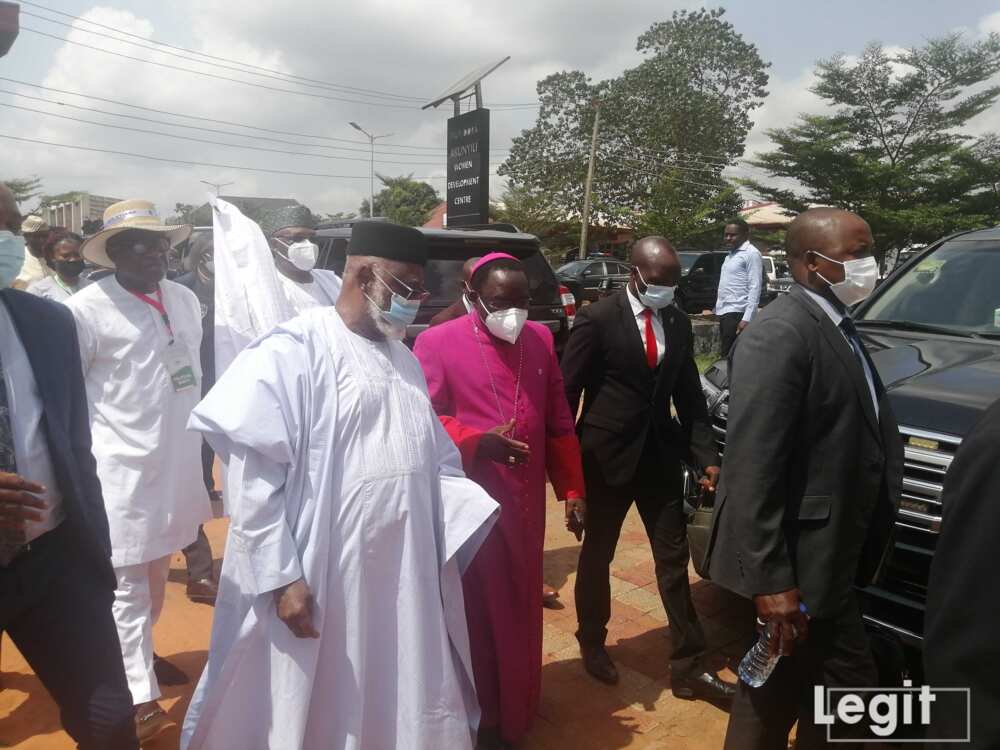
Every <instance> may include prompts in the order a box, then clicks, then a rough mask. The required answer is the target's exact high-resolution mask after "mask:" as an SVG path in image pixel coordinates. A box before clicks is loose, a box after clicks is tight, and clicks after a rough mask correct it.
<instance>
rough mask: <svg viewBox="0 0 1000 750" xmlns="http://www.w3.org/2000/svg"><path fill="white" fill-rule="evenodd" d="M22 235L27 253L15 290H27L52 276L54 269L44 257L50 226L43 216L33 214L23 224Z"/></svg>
mask: <svg viewBox="0 0 1000 750" xmlns="http://www.w3.org/2000/svg"><path fill="white" fill-rule="evenodd" d="M21 235H22V236H23V237H24V242H25V246H26V249H27V252H26V253H25V254H24V265H22V266H21V272H20V273H19V274H18V275H17V278H16V279H14V283H13V284H11V286H12V287H14V288H15V289H27V288H28V285H29V284H32V283H34V282H36V281H41V280H42V279H44V278H45V277H46V276H51V275H52V269H51V268H49V265H48V264H47V263H46V262H45V257H44V250H45V242H46V240H48V238H49V225H48V224H46V223H45V220H44V219H43V218H42V217H41V216H35V215H34V214H32V215H31V216H28V217H26V218H25V219H24V222H23V223H22V224H21Z"/></svg>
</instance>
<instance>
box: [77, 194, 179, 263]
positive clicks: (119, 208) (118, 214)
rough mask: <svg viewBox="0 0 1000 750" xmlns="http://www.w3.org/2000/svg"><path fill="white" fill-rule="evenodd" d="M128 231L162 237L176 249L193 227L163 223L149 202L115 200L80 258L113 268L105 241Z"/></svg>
mask: <svg viewBox="0 0 1000 750" xmlns="http://www.w3.org/2000/svg"><path fill="white" fill-rule="evenodd" d="M128 229H141V230H143V231H146V232H156V233H157V234H163V235H165V236H166V237H167V239H168V240H170V246H171V247H175V246H176V245H179V244H180V243H181V242H183V241H184V240H186V239H187V238H188V237H189V236H190V235H191V229H192V227H191V225H190V224H180V225H175V226H171V225H168V224H164V223H163V222H162V221H161V220H160V215H159V214H158V213H157V212H156V206H154V205H153V204H152V203H151V202H150V201H144V200H140V199H138V198H131V199H129V200H125V201H118V203H114V204H112V205H110V206H108V207H107V208H106V209H104V227H103V228H102V229H101V231H100V232H98V233H97V234H95V235H94V236H93V237H91V238H89V239H88V240H87V241H86V242H84V243H83V248H82V249H81V250H82V252H83V257H84V258H86V259H87V260H89V261H90V262H91V263H96V264H97V265H99V266H104V267H105V268H114V267H115V263H114V261H113V260H111V258H109V257H108V251H107V248H106V244H107V241H108V240H109V239H111V238H112V237H114V236H115V235H116V234H121V233H122V232H124V231H126V230H128Z"/></svg>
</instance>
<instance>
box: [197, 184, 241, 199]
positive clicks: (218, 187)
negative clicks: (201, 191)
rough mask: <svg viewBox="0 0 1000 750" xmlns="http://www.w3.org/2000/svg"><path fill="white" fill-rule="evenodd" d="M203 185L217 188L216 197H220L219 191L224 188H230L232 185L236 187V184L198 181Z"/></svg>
mask: <svg viewBox="0 0 1000 750" xmlns="http://www.w3.org/2000/svg"><path fill="white" fill-rule="evenodd" d="M198 182H200V183H201V184H203V185H208V186H209V187H213V188H215V196H216V197H218V196H219V191H220V190H221V189H222V188H224V187H229V186H230V185H235V184H236V183H235V182H209V181H208V180H198Z"/></svg>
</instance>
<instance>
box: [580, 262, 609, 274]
mask: <svg viewBox="0 0 1000 750" xmlns="http://www.w3.org/2000/svg"><path fill="white" fill-rule="evenodd" d="M603 275H604V264H603V263H591V264H590V265H589V266H587V267H586V268H585V269H584V270H583V276H584V278H592V277H594V276H603Z"/></svg>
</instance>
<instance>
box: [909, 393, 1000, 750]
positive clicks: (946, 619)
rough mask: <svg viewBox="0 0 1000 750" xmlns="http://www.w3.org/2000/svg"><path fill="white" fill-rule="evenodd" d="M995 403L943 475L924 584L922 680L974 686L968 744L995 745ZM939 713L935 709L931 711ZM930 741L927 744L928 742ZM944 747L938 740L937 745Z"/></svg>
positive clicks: (999, 522) (961, 727)
mask: <svg viewBox="0 0 1000 750" xmlns="http://www.w3.org/2000/svg"><path fill="white" fill-rule="evenodd" d="M998 499H1000V401H997V402H996V403H995V404H994V405H993V406H991V407H990V409H989V410H988V411H987V412H986V414H985V415H984V416H983V418H982V419H981V420H980V422H979V424H978V425H976V427H975V428H973V430H972V432H970V433H969V434H968V435H967V436H966V437H965V439H964V440H963V441H962V445H961V447H960V448H959V449H958V454H957V455H956V456H955V461H954V463H952V465H951V468H950V469H948V475H947V476H946V477H945V479H944V492H943V493H942V495H941V503H942V505H943V506H944V510H943V518H942V520H941V536H940V537H939V538H938V542H937V547H936V548H935V550H934V560H933V562H932V563H931V575H930V582H929V584H928V587H927V620H926V626H925V631H924V666H925V672H926V675H927V683H928V684H929V685H934V686H936V687H971V688H972V747H975V748H983V749H984V750H985V749H986V748H997V747H1000V722H998V721H997V716H1000V693H998V692H997V689H996V675H995V667H996V665H997V664H998V663H1000V640H998V639H997V630H998V623H1000V598H998V597H997V595H996V586H995V583H994V581H995V580H996V560H997V552H996V547H997V540H998V539H1000V503H998V502H997V501H998ZM933 715H935V716H938V714H933ZM940 718H941V719H943V720H944V723H943V724H940V725H938V726H937V727H936V728H937V729H939V730H942V731H939V732H936V733H935V736H937V737H942V736H956V737H961V736H962V735H961V734H955V735H952V734H948V735H945V734H944V730H947V731H949V732H953V731H960V732H964V731H965V722H966V715H965V713H964V712H961V713H959V712H954V713H952V714H947V715H944V716H940ZM929 744H930V743H929ZM941 747H944V745H941Z"/></svg>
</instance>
